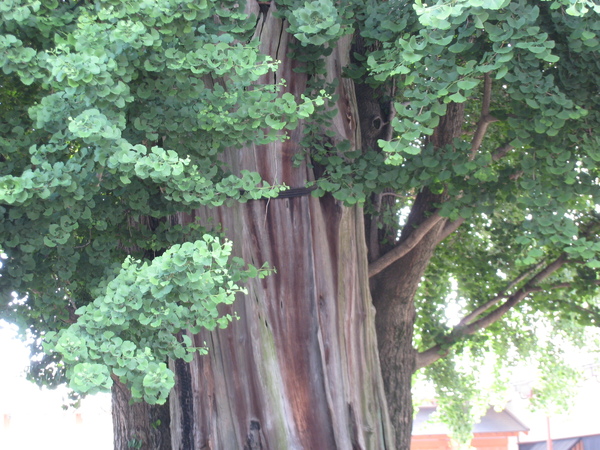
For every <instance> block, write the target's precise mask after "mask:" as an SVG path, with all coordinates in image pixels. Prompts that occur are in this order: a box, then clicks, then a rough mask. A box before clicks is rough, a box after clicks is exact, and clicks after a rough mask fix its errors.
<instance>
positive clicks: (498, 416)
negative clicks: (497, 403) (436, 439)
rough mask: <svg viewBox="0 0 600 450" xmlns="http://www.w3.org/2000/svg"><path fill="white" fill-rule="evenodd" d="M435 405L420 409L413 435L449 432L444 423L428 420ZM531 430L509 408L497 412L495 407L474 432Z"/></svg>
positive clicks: (415, 420)
mask: <svg viewBox="0 0 600 450" xmlns="http://www.w3.org/2000/svg"><path fill="white" fill-rule="evenodd" d="M435 409H436V407H435V406H423V407H421V408H420V409H419V412H418V413H417V417H415V419H414V421H413V436H420V435H432V434H444V435H445V434H448V433H449V432H450V430H449V429H448V427H447V426H446V425H445V424H443V423H439V422H436V423H430V422H428V420H429V418H430V416H431V415H432V414H433V413H434V411H435ZM520 431H525V432H526V431H529V428H528V427H527V426H525V425H524V424H523V422H521V421H520V420H519V419H517V418H516V417H515V416H514V415H513V414H512V413H510V412H509V411H507V410H504V411H500V412H497V411H495V410H494V408H490V409H488V411H487V413H486V414H485V416H483V417H482V418H481V421H480V422H479V423H477V424H475V427H474V429H473V432H474V433H518V432H520Z"/></svg>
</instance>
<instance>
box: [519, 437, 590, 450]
mask: <svg viewBox="0 0 600 450" xmlns="http://www.w3.org/2000/svg"><path fill="white" fill-rule="evenodd" d="M579 441H581V438H570V439H558V440H553V441H552V449H553V450H571V449H572V448H573V447H575V446H576V445H577V444H578V443H579ZM546 448H547V447H546V441H544V442H532V443H529V444H519V450H546Z"/></svg>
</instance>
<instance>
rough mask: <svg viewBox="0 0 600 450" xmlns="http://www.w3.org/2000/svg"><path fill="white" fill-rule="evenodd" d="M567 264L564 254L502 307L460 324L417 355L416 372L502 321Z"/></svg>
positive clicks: (509, 298)
mask: <svg viewBox="0 0 600 450" xmlns="http://www.w3.org/2000/svg"><path fill="white" fill-rule="evenodd" d="M566 262H567V257H566V255H565V254H562V255H561V256H559V257H558V258H557V259H556V260H554V261H553V262H552V263H550V264H548V265H547V266H546V267H544V268H543V269H542V270H540V271H539V272H538V273H537V274H536V275H535V276H534V277H533V278H531V280H529V281H528V282H527V283H526V284H525V285H524V286H523V287H522V288H521V289H519V290H518V291H517V292H515V293H514V294H512V295H511V296H510V297H508V298H507V300H506V301H505V302H504V303H503V304H502V305H500V306H499V307H498V308H496V309H495V310H493V311H492V312H491V313H489V314H488V315H487V316H485V317H482V318H481V319H479V320H477V321H475V322H472V323H470V324H468V325H462V326H461V325H460V324H459V325H457V326H456V327H454V329H453V330H452V332H451V333H450V334H449V335H448V336H447V337H446V339H445V341H444V342H443V343H440V344H436V345H434V346H433V347H431V348H429V349H427V350H425V351H423V352H420V353H418V354H417V358H416V359H417V361H416V365H415V370H419V369H422V368H423V367H427V366H428V365H430V364H433V363H434V362H436V361H437V360H439V359H441V358H443V357H444V356H446V355H447V354H448V352H449V348H450V347H451V346H452V345H454V344H455V343H456V342H458V341H459V340H460V339H461V338H463V337H464V336H468V335H471V334H474V333H476V332H477V331H479V330H481V329H484V328H487V327H489V326H490V325H492V324H493V323H495V322H497V321H498V320H500V319H501V318H502V317H503V316H504V315H505V314H506V313H507V312H508V311H510V310H511V309H512V308H514V307H515V306H516V305H518V304H519V303H520V302H521V301H522V300H523V299H524V298H525V297H527V296H528V295H529V294H531V293H532V292H535V291H537V290H538V289H539V287H538V286H537V284H538V283H540V282H541V281H543V280H545V279H546V278H548V277H549V276H550V275H552V274H553V273H554V272H556V271H557V270H558V269H560V268H561V267H562V266H563V265H564V264H565V263H566ZM488 303H490V302H488ZM471 315H472V314H471ZM461 323H466V321H465V319H463V320H462V321H461Z"/></svg>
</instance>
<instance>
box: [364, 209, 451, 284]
mask: <svg viewBox="0 0 600 450" xmlns="http://www.w3.org/2000/svg"><path fill="white" fill-rule="evenodd" d="M443 219H444V218H443V217H441V216H440V215H439V214H438V212H437V211H436V212H434V213H433V214H432V215H431V216H429V217H428V218H427V219H426V220H425V221H424V222H423V223H422V224H421V225H419V227H418V228H416V229H415V230H414V231H413V232H412V233H411V234H410V235H409V236H408V238H406V239H405V240H404V241H402V242H400V243H399V244H398V245H397V246H396V247H394V248H393V249H392V250H390V251H389V252H387V253H386V254H385V255H383V256H382V257H380V258H379V259H378V260H377V261H374V262H373V263H371V264H370V265H369V277H373V276H375V275H377V274H378V273H379V272H381V271H382V270H384V269H385V268H386V267H388V266H390V265H391V264H393V263H394V262H396V261H398V260H399V259H400V258H402V257H403V256H404V255H406V254H407V253H408V252H409V251H411V250H412V249H413V248H415V246H416V245H417V244H418V243H419V242H421V240H422V239H423V238H424V237H425V236H426V235H427V233H429V231H431V229H432V228H433V227H434V226H435V225H436V224H437V223H439V221H440V220H443Z"/></svg>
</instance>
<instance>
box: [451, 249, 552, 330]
mask: <svg viewBox="0 0 600 450" xmlns="http://www.w3.org/2000/svg"><path fill="white" fill-rule="evenodd" d="M544 264H545V261H542V262H540V263H538V264H536V265H535V266H533V267H531V268H529V269H528V270H526V271H525V272H523V273H522V274H521V275H519V276H518V277H517V278H515V279H514V280H512V281H511V282H510V283H509V284H508V286H506V288H505V289H504V290H502V292H500V293H499V294H498V295H496V296H495V297H494V298H493V299H491V300H490V301H488V302H486V303H484V304H483V305H481V306H479V307H477V308H475V310H473V311H472V312H471V313H469V314H467V315H466V316H465V317H463V319H462V320H461V321H460V322H459V324H458V325H457V326H458V327H464V326H467V325H468V324H469V323H471V322H473V321H474V320H475V319H477V318H478V317H479V316H480V315H481V314H483V313H484V312H486V311H488V310H489V309H490V308H492V307H494V306H496V305H497V304H498V303H500V301H501V300H502V299H504V298H506V296H507V293H508V292H509V291H510V290H512V289H513V288H514V287H515V286H516V285H518V284H519V283H521V282H522V281H523V280H525V279H527V278H528V277H530V276H531V274H533V273H534V272H536V271H538V270H540V269H541V268H542V267H544Z"/></svg>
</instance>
